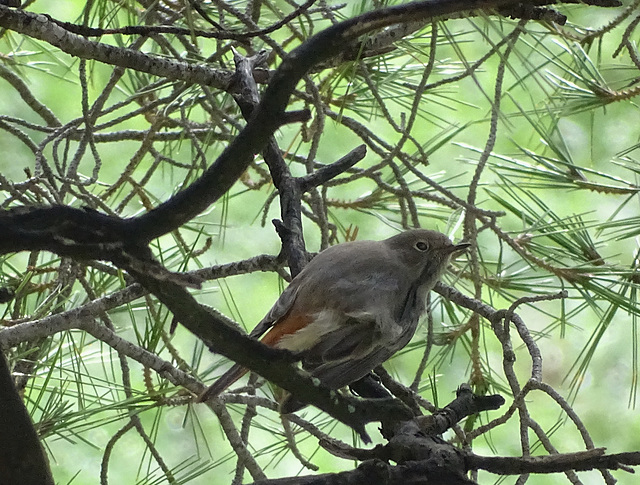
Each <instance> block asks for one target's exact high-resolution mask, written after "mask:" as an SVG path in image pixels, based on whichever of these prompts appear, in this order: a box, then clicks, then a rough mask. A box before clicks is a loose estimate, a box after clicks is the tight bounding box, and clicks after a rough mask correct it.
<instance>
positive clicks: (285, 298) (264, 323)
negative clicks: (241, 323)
mask: <svg viewBox="0 0 640 485" xmlns="http://www.w3.org/2000/svg"><path fill="white" fill-rule="evenodd" d="M298 288H299V285H297V284H294V283H291V284H290V285H289V286H288V287H287V289H286V290H284V291H283V292H282V294H281V295H280V298H278V300H277V301H276V302H275V303H274V304H273V306H272V307H271V310H269V311H268V312H267V314H266V315H265V316H264V318H263V319H262V320H260V322H258V325H256V327H255V328H254V329H253V330H252V331H251V333H250V334H249V336H251V337H253V338H258V337H260V336H261V335H262V334H263V333H265V332H266V331H267V330H269V329H270V328H271V327H272V326H273V324H274V323H276V322H277V321H278V320H280V319H281V318H283V317H284V316H285V315H286V314H287V313H288V312H289V310H291V307H292V306H293V303H294V302H295V301H296V297H297V296H298Z"/></svg>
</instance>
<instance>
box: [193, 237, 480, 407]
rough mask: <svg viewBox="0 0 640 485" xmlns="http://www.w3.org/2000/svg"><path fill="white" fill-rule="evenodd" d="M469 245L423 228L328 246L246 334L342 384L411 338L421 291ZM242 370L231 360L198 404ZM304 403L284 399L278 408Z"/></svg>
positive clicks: (331, 385)
mask: <svg viewBox="0 0 640 485" xmlns="http://www.w3.org/2000/svg"><path fill="white" fill-rule="evenodd" d="M468 246H469V244H468V243H460V244H453V243H452V242H451V240H450V239H449V238H448V237H447V236H445V235H444V234H441V233H439V232H435V231H429V230H426V229H414V230H409V231H406V232H402V233H400V234H397V235H395V236H393V237H390V238H389V239H385V240H383V241H354V242H348V243H343V244H338V245H336V246H332V247H330V248H328V249H326V250H325V251H322V252H321V253H320V254H318V255H317V256H316V257H315V258H314V259H313V260H311V262H310V263H309V264H308V265H307V266H305V268H304V269H303V270H302V271H301V272H300V273H299V274H298V275H297V276H296V277H295V278H294V279H293V280H292V281H291V284H290V285H289V286H288V287H287V289H286V290H285V291H284V292H283V293H282V295H280V298H278V300H277V301H276V303H275V305H274V306H273V308H271V310H270V311H269V313H267V315H266V316H265V317H264V318H263V319H262V320H261V321H260V323H259V324H258V325H257V327H256V328H255V329H254V330H253V332H251V334H250V335H251V336H252V337H254V338H258V337H260V336H261V335H263V334H264V336H263V337H262V338H261V341H262V343H264V344H265V345H269V346H272V347H276V348H279V349H286V350H289V351H291V352H294V353H295V354H297V355H298V356H299V357H300V359H301V361H302V366H303V368H304V369H305V370H307V371H308V372H310V373H311V375H312V376H314V377H316V378H318V379H319V380H320V381H321V382H322V383H323V384H324V385H325V386H327V387H329V388H332V389H339V388H342V387H344V386H347V385H349V384H351V383H353V382H355V381H357V380H359V379H361V378H363V377H364V376H366V375H367V374H368V373H369V372H371V370H372V369H374V368H375V367H377V366H378V365H380V364H382V363H383V362H384V361H386V360H387V359H389V358H390V357H391V356H392V355H393V354H395V353H396V352H397V351H398V350H400V349H402V348H403V347H404V346H405V345H407V343H409V341H410V340H411V338H412V337H413V335H414V333H415V331H416V327H417V325H418V321H419V319H420V316H421V315H422V314H423V313H424V311H425V300H426V296H427V293H428V292H429V291H430V290H431V289H432V288H433V287H434V286H435V284H436V282H437V281H438V280H439V279H440V277H441V276H442V274H443V273H444V272H445V270H446V268H447V265H448V264H449V260H450V258H451V257H452V256H453V255H455V254H456V253H459V252H461V251H464V250H465V249H466V248H467V247H468ZM265 332H266V333H265ZM246 372H247V369H245V368H243V367H241V366H239V365H237V364H236V365H234V366H233V367H232V368H231V369H229V371H227V372H226V373H225V374H224V375H222V376H221V377H220V378H219V379H218V380H217V381H216V382H215V383H213V384H212V385H211V386H210V387H209V388H208V389H207V390H206V391H205V392H204V393H203V394H202V395H201V396H200V401H206V400H207V399H210V398H212V397H214V396H217V395H218V394H220V393H221V392H222V391H224V390H225V389H226V388H228V387H229V386H230V385H231V384H233V383H234V382H236V381H237V380H238V379H240V378H241V377H242V376H243V375H244V374H245V373H246ZM303 405H304V404H302V403H300V402H299V401H297V400H296V399H294V398H292V397H291V396H288V397H287V398H286V399H285V400H284V401H283V402H282V403H281V411H282V412H283V413H288V412H293V411H296V410H297V409H299V408H300V407H302V406H303Z"/></svg>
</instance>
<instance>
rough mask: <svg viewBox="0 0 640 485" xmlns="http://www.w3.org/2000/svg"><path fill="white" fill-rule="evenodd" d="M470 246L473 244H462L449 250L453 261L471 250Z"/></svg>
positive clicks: (455, 245)
mask: <svg viewBox="0 0 640 485" xmlns="http://www.w3.org/2000/svg"><path fill="white" fill-rule="evenodd" d="M469 246H471V243H468V242H461V243H458V244H454V245H453V246H451V247H450V248H449V254H451V259H455V258H457V257H458V256H460V255H461V254H462V253H463V252H465V251H466V250H467V249H468V248H469Z"/></svg>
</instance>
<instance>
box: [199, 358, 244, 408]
mask: <svg viewBox="0 0 640 485" xmlns="http://www.w3.org/2000/svg"><path fill="white" fill-rule="evenodd" d="M247 372H248V369H246V368H245V367H242V366H241V365H238V364H236V365H234V366H233V367H231V369H229V370H228V371H227V372H225V373H224V374H222V376H221V377H220V378H219V379H218V380H217V381H216V382H214V383H213V384H211V385H210V386H209V387H208V388H207V390H206V391H204V392H203V393H202V394H201V395H200V397H199V398H198V402H206V401H208V400H209V399H211V398H212V397H216V396H217V395H219V394H220V393H221V392H222V391H224V390H225V389H226V388H227V387H229V386H230V385H231V384H233V383H234V382H236V381H237V380H238V379H240V378H241V377H242V376H243V375H245V374H246V373H247Z"/></svg>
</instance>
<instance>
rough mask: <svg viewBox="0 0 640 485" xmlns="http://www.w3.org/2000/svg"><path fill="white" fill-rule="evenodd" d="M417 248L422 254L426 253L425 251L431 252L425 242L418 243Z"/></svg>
mask: <svg viewBox="0 0 640 485" xmlns="http://www.w3.org/2000/svg"><path fill="white" fill-rule="evenodd" d="M415 248H416V249H417V250H418V251H422V252H424V251H428V250H429V245H428V244H427V243H426V242H424V241H418V242H417V243H416V245H415Z"/></svg>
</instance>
